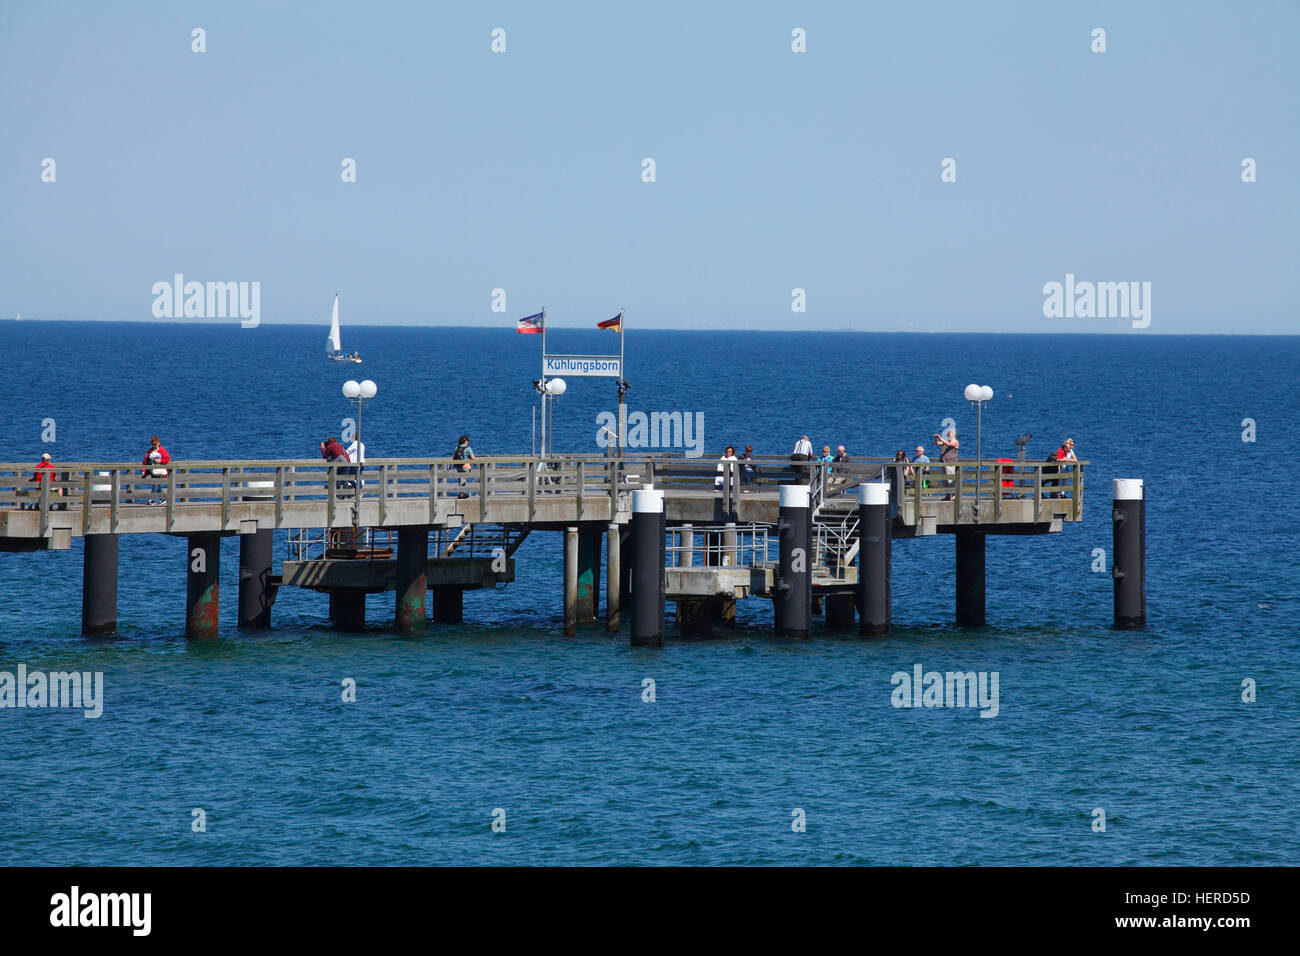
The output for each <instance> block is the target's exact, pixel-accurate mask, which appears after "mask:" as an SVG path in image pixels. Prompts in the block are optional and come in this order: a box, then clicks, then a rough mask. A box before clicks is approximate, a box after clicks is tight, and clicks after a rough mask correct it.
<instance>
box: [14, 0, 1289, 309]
mask: <svg viewBox="0 0 1300 956" xmlns="http://www.w3.org/2000/svg"><path fill="white" fill-rule="evenodd" d="M194 27H202V28H204V29H205V30H206V44H207V52H205V53H202V54H197V53H193V52H191V49H190V46H191V36H190V31H191V29H192V28H194ZM496 27H500V28H503V29H504V30H505V31H506V43H507V52H505V53H504V54H494V53H492V52H491V50H490V44H491V31H492V30H493V28H496ZM796 27H801V28H803V29H804V30H806V31H807V52H806V53H803V54H796V53H793V52H792V51H791V48H790V45H791V30H792V29H794V28H796ZM1094 27H1103V28H1104V29H1105V30H1106V43H1107V51H1106V52H1105V53H1101V54H1098V53H1093V52H1092V50H1091V48H1090V47H1091V42H1092V40H1091V31H1092V30H1093V28H1094ZM1298 93H1300V3H1295V2H1290V0H1286V2H1274V3H1264V2H1242V3H1233V4H1227V3H1214V4H1210V3H1181V2H1180V3H1173V2H1168V3H1152V2H1134V0H1129V2H1119V3H1088V4H1082V3H1043V2H1022V3H1006V2H998V3H979V4H975V3H966V4H957V3H911V2H909V3H883V2H882V3H867V2H839V3H830V2H815V3H814V2H809V3H803V4H798V3H776V2H773V3H762V2H745V3H741V2H734V3H721V2H713V3H711V2H707V0H705V2H676V3H672V2H655V3H622V2H619V3H614V2H604V3H566V2H555V3H534V2H528V3H482V4H480V3H311V4H308V3H300V4H293V3H275V4H269V3H266V4H264V3H243V2H233V3H232V2H221V3H164V2H158V3H132V2H122V3H114V4H103V3H90V2H83V3H68V2H16V0H4V2H3V4H0V129H3V149H0V198H2V200H3V201H2V202H0V316H12V315H13V314H14V313H15V312H21V313H23V314H24V317H30V318H78V319H81V318H95V319H116V320H148V319H151V318H152V316H151V312H150V309H151V306H152V303H153V296H152V294H151V291H150V290H151V287H152V285H153V283H154V282H157V281H159V280H169V279H170V278H171V276H172V275H173V273H176V272H183V273H184V274H185V276H186V278H187V279H195V280H199V281H208V280H221V281H226V280H236V281H238V280H244V281H259V282H260V283H261V285H262V320H263V322H267V323H278V322H317V323H320V324H321V325H322V326H324V324H325V323H326V322H327V321H328V314H329V306H330V301H331V297H332V295H333V293H334V292H335V291H340V292H342V293H343V294H344V304H345V313H344V314H345V321H347V322H352V323H384V324H398V323H401V324H456V325H483V324H494V323H496V324H507V323H509V322H510V321H511V320H513V318H514V317H516V316H519V315H523V314H526V313H528V312H531V311H533V310H535V309H536V308H538V307H539V306H541V305H543V304H545V305H546V306H547V309H548V312H549V314H550V315H551V317H552V321H553V323H554V324H556V325H561V324H575V325H587V324H589V323H591V322H594V321H596V320H598V319H602V318H607V317H609V316H610V315H613V314H614V313H615V312H616V311H617V309H618V307H619V306H626V307H627V309H628V323H629V326H631V325H633V324H642V325H645V326H650V325H654V326H660V327H676V326H692V327H701V328H804V327H808V328H832V327H839V328H856V329H881V330H920V331H942V330H954V331H1020V330H1023V331H1032V332H1044V331H1063V332H1108V331H1121V330H1125V329H1126V327H1127V326H1128V323H1127V322H1123V321H1115V320H1107V319H1077V318H1072V319H1065V318H1060V319H1046V318H1044V317H1043V314H1042V303H1043V294H1042V286H1043V284H1044V283H1045V282H1049V281H1053V280H1056V281H1062V280H1063V279H1064V277H1065V274H1066V273H1067V272H1073V273H1075V274H1076V276H1077V277H1078V278H1079V279H1081V280H1083V279H1089V280H1097V281H1120V280H1136V281H1149V282H1151V283H1152V320H1153V321H1152V323H1151V326H1150V328H1149V329H1148V330H1147V331H1148V332H1149V333H1169V332H1294V331H1297V330H1300V322H1297V319H1296V311H1295V301H1296V295H1295V282H1296V279H1295V275H1296V273H1297V272H1298V271H1300V270H1298V269H1297V263H1296V259H1297V252H1298V251H1300V243H1298V242H1297V238H1298V233H1300V225H1298V224H1300V201H1298V200H1300V185H1298V183H1300V122H1297V116H1300V102H1298V100H1300V97H1298V96H1297V94H1298ZM46 157H51V158H53V159H54V160H55V161H56V163H57V167H56V172H57V181H56V182H55V183H53V184H49V183H42V182H41V163H42V160H43V159H44V158H46ZM344 157H353V158H355V159H356V162H357V178H358V181H357V182H356V183H349V184H345V183H343V182H341V181H340V171H341V166H340V164H341V161H342V160H343V158H344ZM645 157H652V158H653V159H654V160H655V162H656V166H657V169H656V174H657V181H656V182H654V183H652V184H647V183H643V182H642V181H641V162H642V159H643V158H645ZM945 157H953V158H954V159H955V160H956V162H957V182H956V183H952V184H947V183H941V182H940V164H941V162H942V160H943V159H944V158H945ZM1244 157H1253V158H1254V159H1255V160H1256V161H1257V163H1258V182H1256V183H1254V184H1250V185H1247V184H1244V183H1242V181H1241V161H1242V159H1243V158H1244ZM497 287H501V288H504V289H505V290H506V295H507V306H508V311H507V313H506V314H505V315H501V314H495V313H493V312H492V311H491V309H490V307H491V293H492V290H493V289H494V288H497ZM796 287H799V288H803V289H805V290H806V295H807V312H806V313H805V314H802V315H798V314H795V313H792V312H791V308H790V304H791V290H792V289H793V288H796Z"/></svg>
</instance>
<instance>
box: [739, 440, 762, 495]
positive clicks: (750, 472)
mask: <svg viewBox="0 0 1300 956" xmlns="http://www.w3.org/2000/svg"><path fill="white" fill-rule="evenodd" d="M757 478H758V465H756V464H754V446H753V445H746V446H745V453H744V454H743V455H741V456H740V484H741V485H742V486H748V485H752V484H753V483H754V481H755V480H756V479H757Z"/></svg>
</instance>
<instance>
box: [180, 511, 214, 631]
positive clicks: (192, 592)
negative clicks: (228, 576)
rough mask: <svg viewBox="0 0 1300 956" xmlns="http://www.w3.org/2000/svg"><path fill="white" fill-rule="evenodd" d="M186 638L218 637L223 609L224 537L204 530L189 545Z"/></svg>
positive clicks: (190, 539)
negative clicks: (222, 564)
mask: <svg viewBox="0 0 1300 956" xmlns="http://www.w3.org/2000/svg"><path fill="white" fill-rule="evenodd" d="M185 562H186V563H185V636H186V637H193V638H200V639H202V638H211V637H216V636H217V624H218V618H219V615H218V611H219V609H220V606H221V535H220V534H218V533H217V532H215V531H200V532H196V533H195V534H192V535H190V536H189V537H188V539H187V543H186V546H185Z"/></svg>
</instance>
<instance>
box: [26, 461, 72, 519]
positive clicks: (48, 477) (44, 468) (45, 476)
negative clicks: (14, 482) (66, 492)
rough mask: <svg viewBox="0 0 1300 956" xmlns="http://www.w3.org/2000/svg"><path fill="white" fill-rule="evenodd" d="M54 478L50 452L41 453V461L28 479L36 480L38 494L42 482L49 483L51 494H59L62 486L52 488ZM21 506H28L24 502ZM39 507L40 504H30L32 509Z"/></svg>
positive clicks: (61, 492) (61, 491)
mask: <svg viewBox="0 0 1300 956" xmlns="http://www.w3.org/2000/svg"><path fill="white" fill-rule="evenodd" d="M54 478H55V472H54V462H52V461H51V460H50V453H49V452H48V451H47V452H46V453H45V454H43V455H41V463H40V464H39V465H37V466H36V472H35V474H33V475H32V477H31V479H30V480H31V481H34V482H36V493H37V494H38V495H39V494H40V490H41V484H42V483H48V484H49V485H50V493H51V494H59V495H61V494H63V489H62V488H60V489H58V490H57V491H55V490H54ZM22 507H23V508H26V507H28V506H27V505H25V504H24V505H23V506H22ZM39 507H40V505H38V504H34V505H32V506H31V508H32V509H33V510H35V509H37V508H39ZM51 507H52V508H53V507H57V506H55V505H51Z"/></svg>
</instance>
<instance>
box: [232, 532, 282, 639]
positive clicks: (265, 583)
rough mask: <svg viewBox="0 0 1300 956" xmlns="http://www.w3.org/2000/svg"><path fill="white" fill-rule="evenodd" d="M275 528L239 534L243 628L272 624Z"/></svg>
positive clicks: (240, 599) (240, 618)
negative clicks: (272, 553)
mask: <svg viewBox="0 0 1300 956" xmlns="http://www.w3.org/2000/svg"><path fill="white" fill-rule="evenodd" d="M274 537H275V532H274V531H272V530H271V529H270V528H265V529H263V530H261V531H255V532H253V533H252V534H241V535H240V536H239V616H238V624H239V626H240V627H243V628H250V629H252V628H261V627H270V626H271V600H272V596H273V593H274V592H273V591H272V589H271V550H272V548H271V545H272V543H273V539H274Z"/></svg>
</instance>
